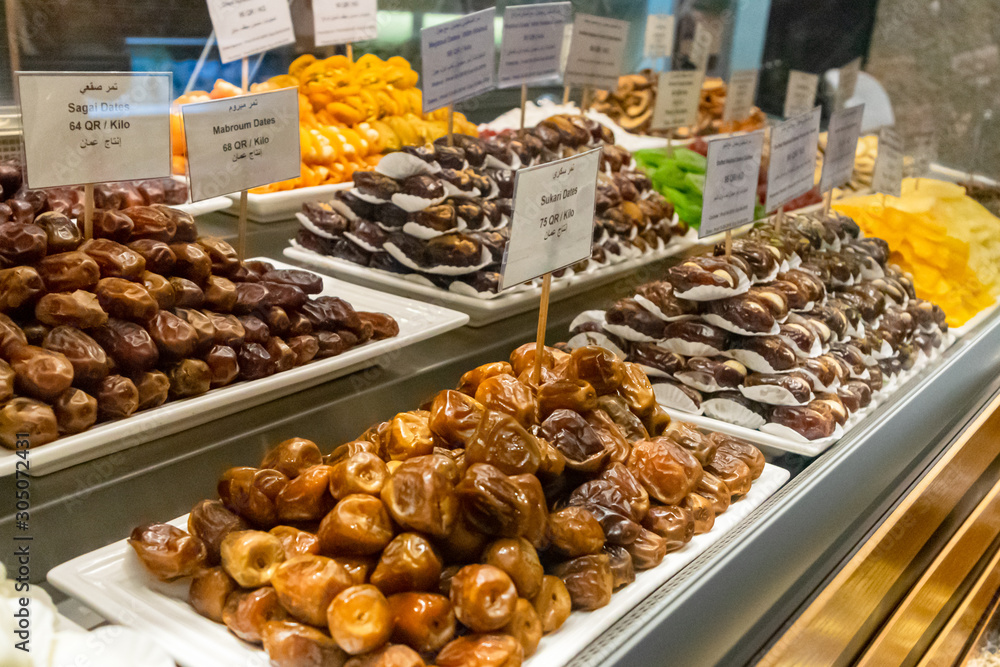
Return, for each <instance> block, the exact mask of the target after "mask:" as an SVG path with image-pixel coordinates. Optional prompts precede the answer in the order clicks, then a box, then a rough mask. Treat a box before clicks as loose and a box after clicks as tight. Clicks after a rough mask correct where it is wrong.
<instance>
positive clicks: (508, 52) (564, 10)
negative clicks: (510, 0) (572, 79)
mask: <svg viewBox="0 0 1000 667" xmlns="http://www.w3.org/2000/svg"><path fill="white" fill-rule="evenodd" d="M572 11H573V5H572V3H569V2H548V3H545V4H540V5H517V6H514V7H507V9H505V10H504V13H503V37H502V38H501V40H502V41H501V46H500V74H499V81H500V88H510V87H512V86H520V85H522V84H528V83H542V82H547V81H558V79H559V74H560V72H561V69H560V60H559V57H560V55H561V54H562V49H563V35H564V32H565V31H564V28H565V26H566V25H567V24H568V23H569V17H570V14H571V13H572Z"/></svg>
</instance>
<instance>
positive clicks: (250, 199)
mask: <svg viewBox="0 0 1000 667" xmlns="http://www.w3.org/2000/svg"><path fill="white" fill-rule="evenodd" d="M352 187H354V183H353V182H351V181H348V182H346V183H334V184H333V185H314V186H313V187H311V188H298V189H297V190H286V191H284V192H271V193H268V194H264V195H258V194H254V193H252V192H250V193H248V194H247V218H248V219H249V220H252V221H254V222H279V221H281V220H290V219H292V218H294V217H295V214H296V213H298V212H299V211H301V210H302V205H303V204H307V203H309V202H314V201H326V200H328V199H329V198H330V197H332V196H333V193H334V192H337V191H338V190H349V189H351V188H352ZM228 200H229V204H230V205H229V208H227V209H226V210H225V212H226V213H229V214H230V215H239V214H240V193H238V192H236V193H234V194H231V195H229V198H228Z"/></svg>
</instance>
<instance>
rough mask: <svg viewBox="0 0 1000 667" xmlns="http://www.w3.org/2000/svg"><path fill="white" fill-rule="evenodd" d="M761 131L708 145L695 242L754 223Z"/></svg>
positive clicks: (711, 142) (761, 143)
mask: <svg viewBox="0 0 1000 667" xmlns="http://www.w3.org/2000/svg"><path fill="white" fill-rule="evenodd" d="M763 152H764V130H757V131H756V132H751V133H749V134H741V135H738V136H735V137H727V138H725V139H713V140H712V141H709V142H708V166H707V169H708V170H707V172H706V173H705V190H704V193H705V194H704V201H703V203H702V208H701V227H699V228H698V238H700V239H702V238H705V237H706V236H711V235H713V234H718V233H719V232H724V231H726V230H729V229H733V228H735V227H739V226H740V225H745V224H746V223H748V222H753V208H754V204H755V203H756V201H757V174H758V173H759V172H760V157H761V153H763Z"/></svg>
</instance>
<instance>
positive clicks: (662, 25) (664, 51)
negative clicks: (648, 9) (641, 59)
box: [644, 14, 674, 59]
mask: <svg viewBox="0 0 1000 667" xmlns="http://www.w3.org/2000/svg"><path fill="white" fill-rule="evenodd" d="M673 52H674V16H673V14H650V15H649V16H648V17H646V41H645V44H644V54H645V56H646V57H647V58H653V59H656V58H669V57H670V56H671V55H672V54H673Z"/></svg>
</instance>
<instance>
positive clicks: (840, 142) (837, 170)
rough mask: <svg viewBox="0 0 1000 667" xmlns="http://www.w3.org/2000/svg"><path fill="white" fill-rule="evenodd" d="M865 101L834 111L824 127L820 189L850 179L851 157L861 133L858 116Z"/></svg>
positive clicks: (863, 111) (822, 189)
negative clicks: (824, 137)
mask: <svg viewBox="0 0 1000 667" xmlns="http://www.w3.org/2000/svg"><path fill="white" fill-rule="evenodd" d="M864 114H865V105H864V104H861V105H858V106H856V107H851V108H850V109H844V110H842V111H834V112H833V114H832V115H831V116H830V124H829V125H828V126H827V131H826V151H825V152H824V153H823V175H822V176H821V177H820V179H819V189H820V191H821V192H828V191H830V190H832V189H834V188H839V187H840V186H841V185H843V184H844V183H847V182H848V181H850V180H851V174H853V173H854V157H855V154H856V152H857V150H858V137H859V136H860V135H861V117H862V116H864Z"/></svg>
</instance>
